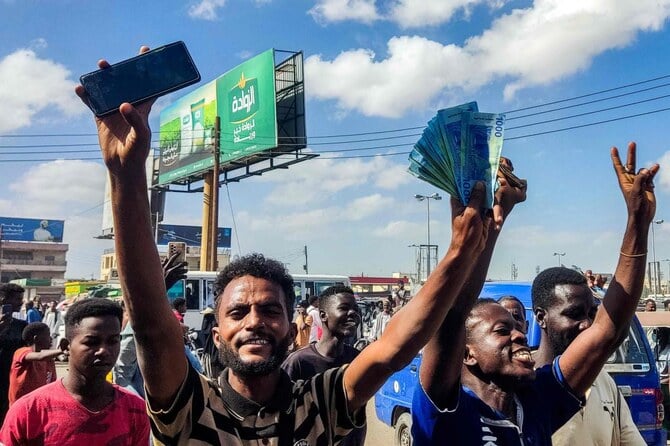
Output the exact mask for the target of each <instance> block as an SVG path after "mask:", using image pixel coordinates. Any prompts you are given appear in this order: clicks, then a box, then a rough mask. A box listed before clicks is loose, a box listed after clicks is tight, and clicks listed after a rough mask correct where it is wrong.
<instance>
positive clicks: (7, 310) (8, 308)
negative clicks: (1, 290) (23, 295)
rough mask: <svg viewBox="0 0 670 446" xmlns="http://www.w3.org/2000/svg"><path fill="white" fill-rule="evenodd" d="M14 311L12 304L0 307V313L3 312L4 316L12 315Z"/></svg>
mask: <svg viewBox="0 0 670 446" xmlns="http://www.w3.org/2000/svg"><path fill="white" fill-rule="evenodd" d="M13 312H14V307H12V305H11V304H5V305H3V306H2V308H1V309H0V313H1V315H2V316H5V315H11V314H12V313H13Z"/></svg>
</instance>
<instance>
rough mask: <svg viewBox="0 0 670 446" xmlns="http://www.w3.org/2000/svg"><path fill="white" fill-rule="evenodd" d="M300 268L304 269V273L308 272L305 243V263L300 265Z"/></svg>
mask: <svg viewBox="0 0 670 446" xmlns="http://www.w3.org/2000/svg"><path fill="white" fill-rule="evenodd" d="M302 268H303V269H304V270H305V274H309V266H308V263H307V245H305V264H304V265H303V266H302Z"/></svg>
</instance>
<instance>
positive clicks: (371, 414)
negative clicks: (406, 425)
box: [365, 399, 393, 446]
mask: <svg viewBox="0 0 670 446" xmlns="http://www.w3.org/2000/svg"><path fill="white" fill-rule="evenodd" d="M366 409H367V410H366V412H365V414H366V415H367V417H368V433H367V435H366V437H365V446H393V429H392V428H390V427H389V426H387V425H385V424H384V423H382V422H381V421H379V420H378V419H377V417H376V416H375V402H374V399H373V400H371V401H370V402H369V403H368V406H367V407H366Z"/></svg>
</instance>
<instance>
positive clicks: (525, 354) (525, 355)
mask: <svg viewBox="0 0 670 446" xmlns="http://www.w3.org/2000/svg"><path fill="white" fill-rule="evenodd" d="M512 357H513V358H517V359H521V360H522V361H530V360H532V359H533V358H532V357H531V355H530V352H529V351H528V350H521V351H518V352H515V353H514V354H512Z"/></svg>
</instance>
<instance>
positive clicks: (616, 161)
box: [610, 147, 625, 173]
mask: <svg viewBox="0 0 670 446" xmlns="http://www.w3.org/2000/svg"><path fill="white" fill-rule="evenodd" d="M610 155H611V157H612V165H613V166H614V170H615V171H616V172H617V173H619V172H624V171H625V169H624V167H623V164H621V158H619V149H617V148H616V147H612V148H611V149H610Z"/></svg>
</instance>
